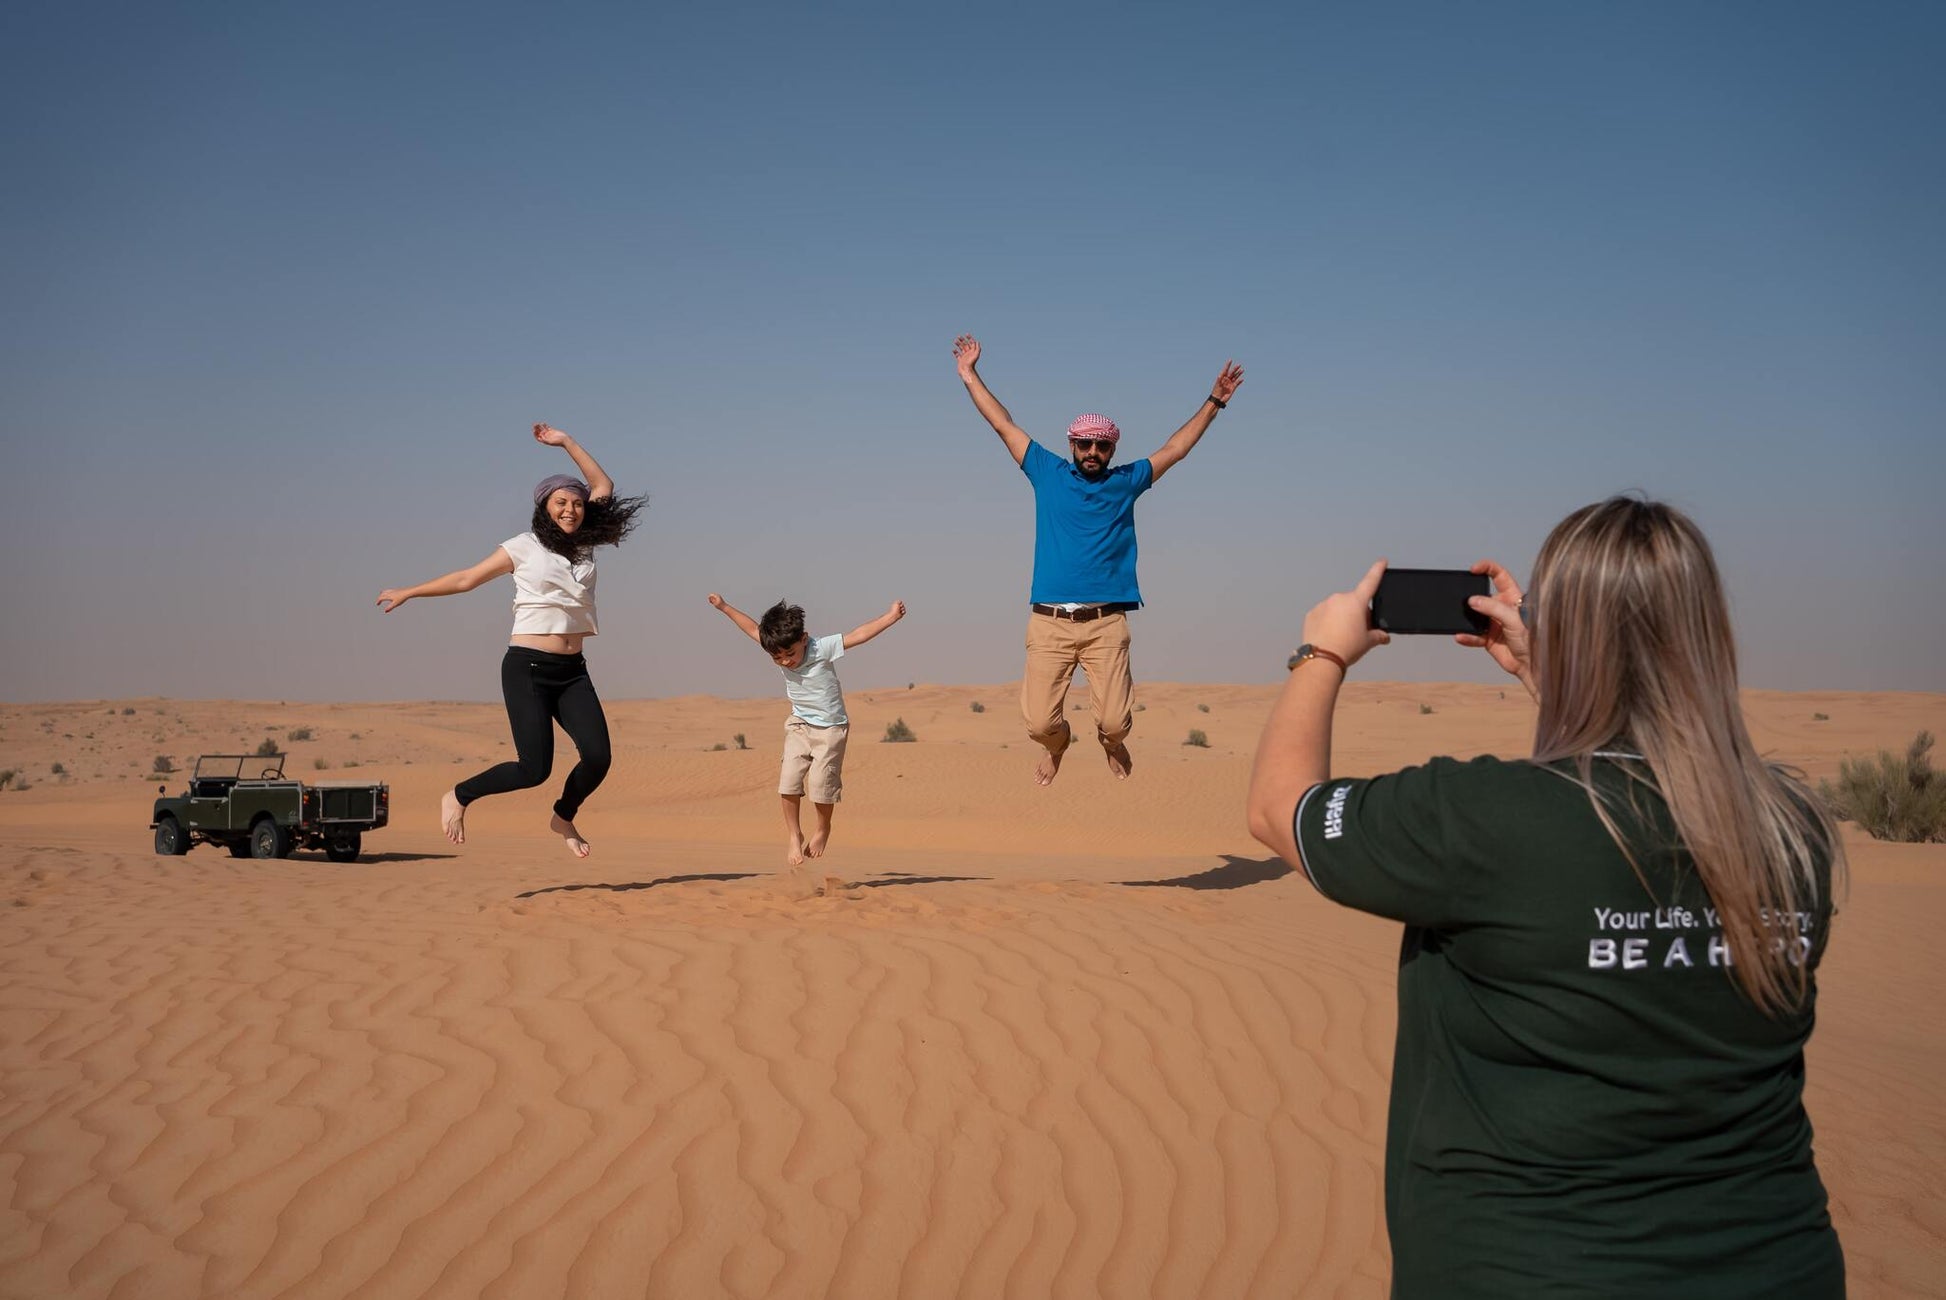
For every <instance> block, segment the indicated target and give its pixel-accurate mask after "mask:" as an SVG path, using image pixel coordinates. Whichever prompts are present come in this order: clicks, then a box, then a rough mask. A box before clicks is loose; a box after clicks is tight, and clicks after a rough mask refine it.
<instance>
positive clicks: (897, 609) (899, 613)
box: [885, 600, 905, 623]
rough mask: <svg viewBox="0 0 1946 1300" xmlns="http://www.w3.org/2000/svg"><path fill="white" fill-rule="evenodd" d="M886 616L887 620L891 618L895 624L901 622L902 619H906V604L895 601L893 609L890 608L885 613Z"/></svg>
mask: <svg viewBox="0 0 1946 1300" xmlns="http://www.w3.org/2000/svg"><path fill="white" fill-rule="evenodd" d="M885 616H886V617H887V618H889V619H891V620H892V621H893V622H894V623H896V622H898V621H899V620H900V619H902V618H904V617H905V602H904V601H902V600H895V601H893V602H892V608H890V609H888V610H886V611H885Z"/></svg>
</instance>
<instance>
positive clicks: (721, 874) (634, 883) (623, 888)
mask: <svg viewBox="0 0 1946 1300" xmlns="http://www.w3.org/2000/svg"><path fill="white" fill-rule="evenodd" d="M768 874H770V873H769V872H763V871H697V872H693V873H691V874H689V875H686V876H659V877H657V878H656V879H654V880H631V881H629V882H628V883H627V884H622V885H614V884H609V883H607V882H600V883H596V884H587V885H548V886H547V887H545V888H543V889H530V890H528V891H527V892H526V893H524V894H515V895H514V897H515V898H534V897H536V896H538V895H541V894H571V893H573V892H575V891H576V890H580V889H606V890H608V891H609V892H610V893H614V894H626V893H629V892H630V891H632V890H637V889H654V888H655V887H656V886H657V885H686V884H689V883H690V882H692V881H696V880H749V879H751V878H753V877H755V876H762V875H768Z"/></svg>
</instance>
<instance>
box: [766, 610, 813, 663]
mask: <svg viewBox="0 0 1946 1300" xmlns="http://www.w3.org/2000/svg"><path fill="white" fill-rule="evenodd" d="M803 639H804V607H803V606H802V605H793V604H791V603H790V602H789V601H784V600H780V601H778V602H777V603H776V604H775V605H772V606H771V607H770V608H769V609H767V610H765V611H764V616H763V618H762V619H760V620H758V622H757V643H758V644H759V645H761V646H763V648H764V653H765V654H769V655H780V654H783V653H784V652H785V651H786V650H788V649H790V648H791V647H792V646H794V645H796V644H797V643H798V642H799V641H802V640H803Z"/></svg>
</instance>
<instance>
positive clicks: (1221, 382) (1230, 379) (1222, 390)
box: [974, 344, 1243, 404]
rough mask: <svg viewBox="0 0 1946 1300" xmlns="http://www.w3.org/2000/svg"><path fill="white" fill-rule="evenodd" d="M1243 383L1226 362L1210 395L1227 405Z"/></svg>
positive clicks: (1237, 370) (1239, 371)
mask: <svg viewBox="0 0 1946 1300" xmlns="http://www.w3.org/2000/svg"><path fill="white" fill-rule="evenodd" d="M974 346H975V347H976V348H977V347H978V346H979V345H978V344H975V345H974ZM1242 382H1243V367H1242V366H1240V365H1238V364H1237V363H1236V362H1234V361H1225V362H1224V363H1223V373H1222V374H1220V375H1218V376H1217V377H1216V382H1215V383H1213V384H1211V385H1210V388H1209V395H1210V396H1211V397H1214V398H1215V399H1216V400H1217V401H1219V402H1223V403H1226V404H1227V403H1228V402H1229V400H1230V399H1231V398H1232V397H1235V396H1236V391H1237V385H1239V384H1241V383H1242Z"/></svg>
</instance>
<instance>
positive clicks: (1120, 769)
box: [1102, 741, 1135, 781]
mask: <svg viewBox="0 0 1946 1300" xmlns="http://www.w3.org/2000/svg"><path fill="white" fill-rule="evenodd" d="M1102 748H1104V749H1106V750H1107V751H1108V770H1109V771H1111V772H1113V773H1114V774H1115V779H1116V780H1118V781H1126V780H1128V774H1129V773H1130V772H1132V771H1134V770H1135V760H1134V759H1132V758H1130V757H1129V756H1128V746H1127V745H1124V744H1122V743H1121V742H1120V741H1117V742H1116V743H1115V744H1112V745H1104V746H1102Z"/></svg>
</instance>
